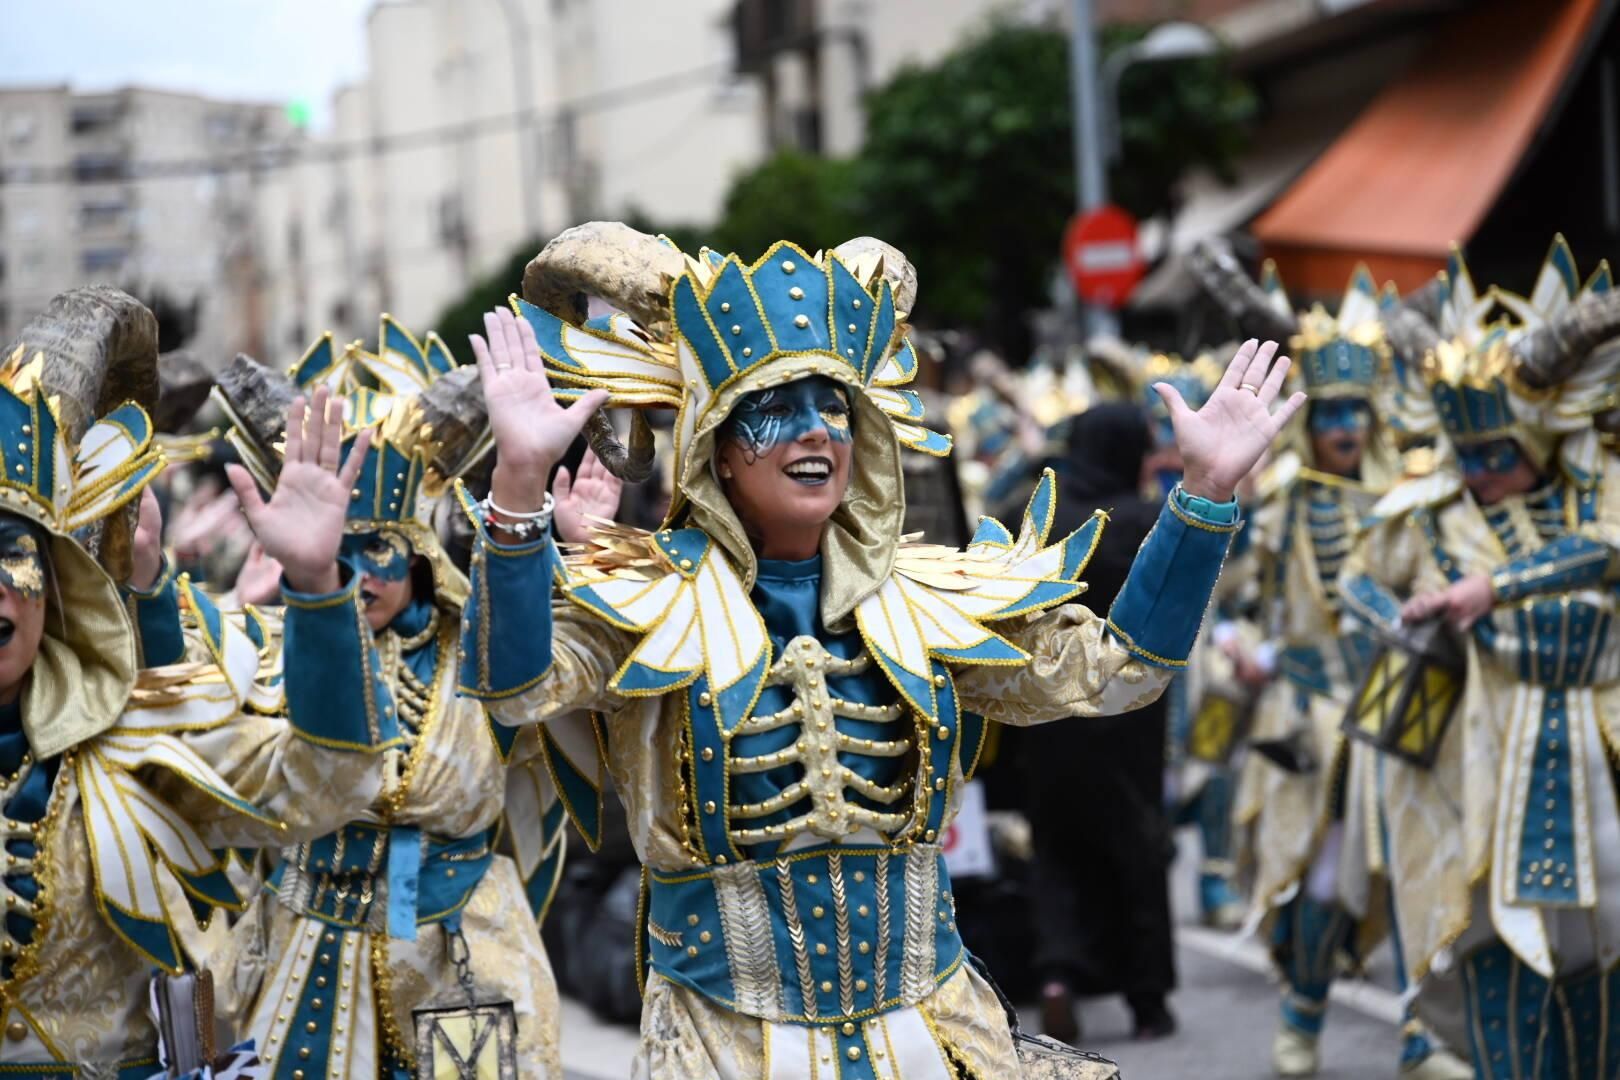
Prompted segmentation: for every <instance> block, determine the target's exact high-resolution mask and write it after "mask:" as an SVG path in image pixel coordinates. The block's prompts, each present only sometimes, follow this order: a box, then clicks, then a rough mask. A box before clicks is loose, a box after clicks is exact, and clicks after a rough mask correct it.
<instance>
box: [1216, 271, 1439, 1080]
mask: <svg viewBox="0 0 1620 1080" xmlns="http://www.w3.org/2000/svg"><path fill="white" fill-rule="evenodd" d="M1196 266H1197V267H1198V272H1199V274H1200V277H1201V279H1202V280H1203V282H1204V284H1205V287H1206V288H1208V289H1209V290H1210V292H1211V294H1212V296H1213V297H1214V298H1215V299H1216V300H1217V301H1219V302H1220V303H1221V304H1222V305H1223V306H1224V307H1226V308H1227V310H1228V311H1229V312H1231V313H1232V314H1233V315H1234V316H1236V317H1237V318H1238V319H1239V322H1240V325H1242V326H1243V327H1244V328H1245V329H1246V330H1247V329H1249V328H1251V327H1253V328H1258V329H1263V332H1264V333H1267V334H1276V335H1278V336H1282V335H1284V334H1287V333H1289V332H1292V348H1293V349H1294V351H1295V353H1296V354H1297V355H1298V357H1299V371H1300V373H1301V374H1302V375H1303V380H1304V384H1305V387H1306V391H1307V392H1308V393H1309V394H1310V396H1311V404H1310V407H1309V408H1308V409H1307V410H1306V412H1305V414H1304V415H1303V416H1302V417H1301V423H1300V424H1299V425H1298V426H1297V427H1296V428H1295V429H1294V430H1293V432H1292V433H1291V438H1290V439H1289V445H1288V446H1287V448H1286V449H1285V450H1283V451H1282V452H1281V453H1279V454H1278V455H1277V458H1276V459H1275V460H1274V461H1273V462H1272V463H1271V464H1270V465H1269V466H1268V468H1267V470H1266V474H1265V475H1264V476H1263V477H1262V478H1261V481H1260V487H1261V494H1262V498H1263V499H1264V502H1263V504H1262V505H1261V506H1260V507H1259V508H1258V509H1257V510H1256V511H1255V513H1254V515H1253V517H1252V519H1251V520H1250V522H1249V524H1248V530H1249V531H1252V533H1253V536H1252V538H1251V540H1250V551H1249V554H1248V556H1247V557H1246V558H1247V559H1248V561H1249V566H1248V567H1246V568H1244V569H1243V570H1242V571H1241V576H1242V577H1245V578H1250V577H1254V578H1258V580H1259V582H1260V605H1259V611H1258V621H1259V623H1260V630H1261V634H1262V637H1263V639H1264V641H1263V643H1262V644H1261V646H1260V647H1259V648H1257V649H1255V650H1254V651H1252V652H1245V651H1244V650H1243V647H1242V645H1241V642H1239V640H1238V639H1236V638H1232V639H1229V640H1228V641H1227V642H1225V643H1224V644H1223V646H1222V647H1223V648H1227V649H1229V650H1231V651H1233V653H1234V655H1233V660H1234V663H1235V664H1236V665H1237V667H1238V669H1239V671H1240V673H1243V674H1244V677H1245V678H1246V679H1247V680H1248V681H1251V682H1255V683H1259V684H1264V686H1265V688H1264V690H1263V691H1262V693H1261V695H1260V698H1259V701H1258V703H1257V707H1256V714H1255V720H1254V727H1253V731H1252V733H1251V738H1250V748H1251V752H1250V753H1249V755H1248V756H1247V758H1246V759H1245V762H1244V765H1243V769H1242V775H1241V777H1240V779H1239V784H1238V792H1237V798H1236V803H1235V807H1234V821H1235V823H1236V825H1237V826H1238V827H1239V828H1240V829H1243V830H1245V832H1246V836H1245V837H1244V842H1245V843H1247V844H1248V845H1249V850H1248V852H1246V857H1247V858H1249V859H1252V861H1253V865H1254V882H1253V896H1252V900H1251V903H1252V911H1253V914H1252V916H1251V917H1252V918H1255V919H1257V920H1259V921H1260V922H1261V924H1262V925H1263V926H1264V927H1265V928H1266V929H1267V930H1268V931H1269V937H1270V944H1271V951H1272V958H1273V960H1274V961H1275V962H1276V964H1277V966H1278V969H1279V971H1280V972H1281V974H1282V976H1283V980H1284V983H1285V988H1284V991H1283V995H1282V1003H1281V1014H1282V1015H1281V1018H1280V1024H1279V1027H1278V1031H1277V1036H1276V1038H1275V1040H1274V1042H1273V1046H1272V1064H1273V1066H1274V1067H1275V1069H1276V1071H1277V1073H1278V1074H1279V1075H1281V1076H1285V1077H1294V1076H1310V1075H1313V1074H1314V1073H1315V1072H1316V1070H1317V1068H1318V1066H1319V1064H1320V1053H1319V1038H1320V1035H1321V1031H1322V1024H1323V1020H1324V1014H1325V1013H1326V1010H1327V1003H1328V992H1329V990H1330V988H1331V986H1332V983H1333V980H1334V978H1335V977H1336V976H1337V974H1338V971H1339V968H1340V966H1341V964H1342V963H1344V962H1345V960H1346V959H1347V958H1348V959H1350V960H1352V961H1353V960H1355V959H1357V958H1360V957H1364V956H1366V955H1367V953H1368V951H1369V950H1370V948H1371V946H1372V945H1373V944H1375V943H1376V942H1377V941H1378V940H1379V939H1380V938H1381V937H1382V935H1383V934H1384V932H1385V931H1386V929H1387V923H1388V918H1387V904H1386V902H1385V900H1384V897H1383V893H1382V883H1381V881H1380V878H1381V874H1382V870H1383V865H1384V859H1383V851H1382V845H1381V844H1380V843H1379V837H1378V836H1377V830H1372V829H1367V828H1365V827H1364V825H1365V821H1366V817H1365V815H1364V814H1363V813H1362V812H1361V810H1360V808H1361V807H1363V806H1376V805H1377V799H1376V795H1375V794H1372V793H1370V792H1369V791H1368V790H1366V785H1371V784H1375V783H1376V778H1375V775H1374V771H1373V770H1372V769H1371V768H1369V766H1370V765H1371V763H1372V762H1373V761H1374V760H1375V754H1374V752H1373V751H1372V749H1371V747H1368V746H1365V745H1363V744H1360V743H1354V742H1351V741H1350V740H1347V739H1346V738H1345V737H1344V735H1343V734H1342V733H1341V732H1340V727H1339V725H1340V722H1341V721H1342V720H1343V718H1344V714H1345V711H1346V709H1347V708H1348V707H1349V705H1350V702H1351V699H1352V697H1353V695H1354V693H1355V691H1356V689H1357V688H1358V686H1359V685H1360V682H1361V680H1362V677H1363V676H1364V675H1365V673H1366V668H1367V665H1368V663H1369V662H1370V661H1371V659H1372V654H1373V651H1374V643H1373V641H1372V639H1371V638H1370V637H1369V636H1368V635H1367V634H1366V633H1365V632H1364V631H1361V630H1360V629H1359V628H1358V629H1355V630H1350V631H1343V630H1341V621H1342V611H1341V604H1340V597H1339V590H1338V576H1339V571H1340V569H1341V567H1342V566H1343V565H1344V560H1345V557H1346V556H1347V555H1348V554H1349V552H1350V545H1351V542H1352V540H1353V538H1354V535H1355V532H1356V530H1357V529H1358V528H1359V526H1360V522H1361V518H1362V517H1363V516H1364V515H1365V514H1366V512H1367V511H1368V510H1369V509H1370V508H1371V507H1372V504H1373V502H1374V500H1375V499H1376V497H1377V495H1378V494H1379V493H1381V492H1383V491H1385V490H1387V489H1388V488H1389V486H1391V485H1392V484H1393V483H1394V482H1395V481H1396V480H1398V479H1399V478H1400V475H1401V463H1400V455H1399V453H1398V451H1397V450H1396V447H1395V444H1394V441H1393V440H1392V439H1391V438H1390V436H1389V433H1388V429H1387V427H1386V425H1385V424H1384V423H1382V422H1381V420H1380V410H1379V408H1378V401H1379V396H1380V392H1381V391H1380V388H1381V386H1383V385H1385V383H1386V382H1387V379H1386V377H1385V376H1384V374H1383V371H1384V368H1386V367H1387V365H1388V358H1389V346H1388V344H1387V343H1386V342H1385V340H1384V334H1383V328H1382V325H1381V324H1380V322H1379V318H1378V316H1379V305H1378V290H1377V287H1376V286H1375V285H1374V283H1373V281H1372V277H1371V275H1370V274H1369V273H1368V272H1367V270H1366V268H1365V267H1364V266H1358V267H1357V268H1356V271H1355V273H1354V274H1353V275H1352V277H1351V281H1350V285H1349V287H1348V289H1347V290H1346V291H1345V294H1344V298H1343V300H1342V301H1341V302H1340V305H1339V310H1338V313H1337V315H1336V316H1331V315H1329V314H1328V313H1327V311H1326V310H1325V309H1323V308H1322V307H1321V306H1320V305H1317V306H1315V307H1313V308H1312V309H1311V310H1310V311H1308V312H1305V313H1303V314H1301V315H1299V316H1297V317H1296V316H1295V314H1294V310H1293V307H1292V305H1291V304H1290V303H1289V301H1288V297H1287V295H1286V294H1285V293H1284V292H1283V289H1282V285H1281V282H1280V281H1278V279H1277V275H1276V272H1275V269H1274V268H1273V267H1272V266H1271V265H1270V264H1269V263H1268V264H1267V266H1266V272H1265V276H1264V283H1263V285H1261V286H1256V285H1255V284H1254V283H1253V282H1252V281H1250V280H1249V278H1248V277H1247V275H1246V274H1244V272H1243V270H1242V269H1241V268H1240V267H1239V266H1238V265H1237V264H1236V262H1235V261H1234V260H1232V258H1231V256H1230V255H1229V254H1226V253H1224V252H1221V251H1217V250H1214V249H1205V250H1204V251H1202V252H1201V253H1200V257H1199V258H1198V260H1196ZM1403 988H1404V987H1403ZM1400 1059H1401V1071H1402V1074H1403V1075H1404V1076H1419V1077H1424V1078H1430V1077H1434V1078H1446V1077H1466V1076H1468V1075H1469V1072H1468V1069H1467V1066H1465V1065H1464V1064H1463V1063H1462V1062H1460V1061H1458V1060H1457V1059H1456V1058H1455V1057H1453V1056H1452V1055H1451V1054H1449V1052H1446V1051H1444V1050H1440V1049H1437V1048H1436V1046H1435V1044H1434V1043H1433V1041H1432V1040H1431V1038H1430V1037H1429V1036H1428V1034H1427V1033H1426V1032H1425V1031H1423V1030H1422V1029H1421V1027H1420V1026H1419V1025H1418V1024H1417V1023H1416V1021H1415V1020H1414V1019H1411V1018H1410V1017H1409V1020H1408V1023H1407V1025H1406V1027H1405V1028H1404V1029H1403V1034H1402V1046H1401V1055H1400Z"/></svg>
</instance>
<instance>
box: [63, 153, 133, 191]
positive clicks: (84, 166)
mask: <svg viewBox="0 0 1620 1080" xmlns="http://www.w3.org/2000/svg"><path fill="white" fill-rule="evenodd" d="M128 175H129V166H128V162H127V161H125V159H124V157H123V155H121V154H80V155H79V156H78V157H76V158H74V159H73V179H75V180H77V181H78V182H79V183H81V184H92V183H96V182H97V181H106V180H123V179H126V178H127V177H128Z"/></svg>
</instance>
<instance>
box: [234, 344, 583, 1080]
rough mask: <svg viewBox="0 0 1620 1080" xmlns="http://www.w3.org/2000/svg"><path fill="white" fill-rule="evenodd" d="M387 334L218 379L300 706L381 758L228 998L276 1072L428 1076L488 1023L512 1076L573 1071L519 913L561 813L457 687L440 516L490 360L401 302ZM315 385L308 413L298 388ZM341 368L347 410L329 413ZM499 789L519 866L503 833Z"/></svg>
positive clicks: (549, 857)
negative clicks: (405, 311) (280, 441)
mask: <svg viewBox="0 0 1620 1080" xmlns="http://www.w3.org/2000/svg"><path fill="white" fill-rule="evenodd" d="M379 340H380V343H381V345H380V351H379V352H378V353H376V354H371V353H365V352H362V351H361V350H359V349H358V348H357V347H354V346H350V347H349V348H347V349H344V350H341V351H338V350H335V349H334V348H333V346H332V341H331V337H330V335H327V336H325V337H323V338H322V339H321V340H320V341H319V342H317V343H316V345H315V346H314V347H313V348H312V349H311V350H310V352H309V353H308V354H307V355H306V356H305V357H304V359H303V360H302V361H301V362H300V363H299V364H298V365H297V366H296V367H295V368H294V371H293V378H294V381H295V382H296V384H297V385H296V387H295V386H293V385H289V384H288V383H287V381H286V380H285V379H282V378H280V377H279V376H277V375H275V374H274V373H272V372H270V371H268V370H266V369H265V368H263V367H261V366H259V365H258V364H255V363H254V362H253V361H251V360H248V359H246V358H238V360H237V361H236V363H235V365H234V366H233V367H232V368H231V369H229V370H228V371H227V372H225V373H224V375H222V377H221V380H220V390H219V396H220V398H221V399H222V401H223V403H224V404H225V405H226V407H227V408H228V409H229V411H230V413H231V415H232V419H233V424H234V427H233V430H232V433H231V437H232V441H233V442H234V443H235V444H236V446H237V448H238V450H239V452H240V453H241V455H242V458H243V461H244V462H245V464H246V469H243V468H242V467H240V466H238V467H234V468H233V471H232V477H231V481H232V485H233V486H234V487H235V489H236V492H237V495H238V497H239V498H240V499H241V500H242V505H243V508H244V510H245V512H246V513H247V516H248V521H249V523H250V524H251V525H252V527H253V530H254V533H255V534H256V535H257V537H258V539H259V541H260V543H261V544H262V545H263V546H264V550H265V552H266V553H267V554H268V555H269V556H270V557H272V558H274V559H275V560H276V561H278V562H279V563H280V564H281V565H282V566H283V567H284V570H285V586H284V588H285V594H286V605H287V608H286V626H287V630H286V635H287V662H286V695H287V708H288V710H289V711H290V712H291V713H292V714H293V715H294V716H297V715H299V714H300V713H301V712H305V711H309V712H316V713H319V712H323V711H332V710H340V711H342V712H343V713H344V714H345V715H349V716H352V717H353V718H354V722H355V726H354V727H353V728H352V729H351V730H349V731H348V732H347V733H346V735H345V736H344V738H345V739H347V740H349V741H352V742H355V743H360V744H363V745H365V746H367V748H369V749H373V750H376V751H380V752H381V753H382V754H383V755H384V757H385V759H386V760H385V764H384V766H383V772H384V780H383V785H382V789H381V791H380V792H376V793H375V795H374V797H373V798H371V799H369V800H368V801H367V802H366V803H365V804H364V805H363V806H362V807H360V808H357V810H356V812H355V813H354V814H353V815H352V816H351V817H350V818H349V819H348V823H347V824H344V825H342V826H341V827H340V828H335V829H333V830H331V831H329V832H328V833H327V834H326V835H323V836H320V837H319V838H317V839H314V840H311V841H309V842H307V843H303V844H299V845H297V846H293V847H287V848H284V849H283V850H282V852H281V862H280V865H279V866H278V868H277V869H276V870H275V872H274V873H273V874H272V876H271V877H270V879H269V881H268V882H267V884H266V888H265V891H264V892H263V893H262V894H261V895H260V896H259V898H258V899H257V900H256V901H255V903H254V905H253V906H252V908H250V909H249V911H248V913H247V915H246V916H245V917H244V918H243V919H242V920H241V921H240V922H239V923H238V924H237V925H236V926H235V927H234V928H233V932H232V939H231V943H230V946H229V948H228V949H227V950H226V951H225V953H224V955H222V956H221V957H220V959H219V964H220V966H221V967H222V968H225V969H230V970H233V971H234V972H235V975H234V977H233V980H232V984H231V987H230V988H229V990H230V992H229V993H226V994H224V995H222V997H223V1000H224V1003H225V1006H226V1008H227V1011H228V1012H229V1014H230V1015H231V1016H232V1017H233V1018H234V1020H235V1022H236V1023H237V1025H238V1027H239V1028H241V1029H243V1030H246V1031H248V1032H251V1033H252V1034H253V1035H254V1036H255V1037H256V1039H257V1040H258V1043H259V1047H260V1051H261V1053H262V1054H263V1055H264V1057H265V1059H266V1060H267V1061H269V1062H270V1063H271V1064H272V1065H273V1069H274V1075H275V1076H277V1077H287V1078H291V1080H301V1078H303V1077H305V1076H309V1077H353V1078H360V1077H365V1078H367V1080H370V1078H373V1077H378V1076H410V1075H417V1072H416V1069H417V1068H418V1067H422V1063H421V1062H420V1061H419V1060H418V1059H419V1057H423V1056H426V1057H432V1058H433V1060H434V1061H438V1060H439V1058H440V1056H441V1055H442V1054H444V1053H447V1052H448V1051H447V1050H445V1048H444V1047H445V1045H446V1043H445V1040H449V1043H450V1044H454V1045H456V1046H457V1047H458V1050H457V1052H459V1053H461V1054H463V1055H465V1054H467V1053H469V1049H468V1048H469V1045H470V1043H469V1042H468V1041H466V1040H463V1041H460V1042H457V1039H458V1035H457V1031H458V1030H459V1031H460V1032H462V1033H464V1034H465V1033H467V1032H478V1031H483V1030H484V1029H485V1028H486V1027H487V1028H489V1029H490V1037H489V1038H487V1039H486V1040H485V1041H484V1042H483V1044H482V1045H483V1046H484V1052H485V1053H487V1054H491V1055H495V1056H496V1057H499V1058H501V1059H502V1060H504V1062H505V1063H506V1065H507V1066H508V1067H512V1068H516V1069H517V1070H518V1071H517V1073H516V1075H520V1076H524V1077H560V1076H561V1066H560V1063H559V1058H558V1048H557V1007H558V1005H557V991H556V984H555V980H554V979H553V976H552V973H551V968H550V965H549V963H548V961H547V959H546V954H545V950H544V948H543V947H542V945H541V943H540V935H539V932H538V927H537V923H536V918H525V917H523V913H524V912H528V911H530V910H531V909H532V910H533V913H534V914H535V916H536V917H538V916H539V915H540V913H541V912H543V910H544V907H545V905H546V904H547V903H548V902H549V901H550V898H551V894H552V890H553V888H554V886H555V883H556V880H557V875H558V874H559V873H560V871H561V865H562V834H561V826H562V822H563V810H562V808H561V807H560V806H557V805H556V800H555V796H554V794H553V789H552V787H551V782H550V778H549V776H547V774H546V766H545V764H544V759H543V757H542V751H541V750H540V747H539V744H538V742H537V740H536V739H535V737H534V734H533V733H532V732H531V733H519V732H514V731H511V730H509V729H504V728H502V729H493V730H492V728H491V725H490V723H489V721H488V719H487V718H486V716H485V714H484V710H483V708H482V707H481V706H479V705H478V704H477V703H476V702H473V701H468V700H465V699H462V698H459V697H457V696H456V693H455V678H456V668H457V664H458V660H459V658H458V653H457V648H458V646H457V635H458V629H459V626H460V623H461V605H462V604H463V602H464V601H465V598H466V596H467V580H466V578H465V577H464V576H463V575H462V574H461V573H460V572H459V571H457V570H456V569H455V568H454V567H453V566H452V565H451V563H450V561H449V559H448V558H447V557H446V555H445V553H444V551H443V549H442V548H441V547H440V545H439V541H438V539H437V536H436V535H435V533H434V531H433V529H432V527H431V525H430V524H429V517H428V514H429V511H430V509H431V505H432V501H431V495H432V494H433V493H434V492H435V491H439V490H442V486H443V483H444V478H446V477H448V476H454V475H458V474H459V473H460V472H461V471H462V470H463V469H465V468H467V467H469V466H470V465H471V464H472V463H473V462H474V461H475V460H476V458H477V456H478V454H479V453H481V451H482V450H483V449H484V448H485V447H486V446H487V442H486V441H485V440H484V439H483V438H482V433H483V430H482V427H481V425H474V426H469V425H467V424H465V423H463V422H462V418H463V416H464V410H463V409H462V408H461V406H460V402H461V401H462V399H464V398H465V397H466V396H467V395H468V394H471V395H473V396H474V397H475V398H476V396H477V389H476V387H475V386H473V385H472V376H473V375H474V374H475V372H474V371H473V370H472V369H470V368H468V369H464V370H461V371H456V370H455V362H454V360H453V358H452V357H451V355H450V353H449V351H448V350H447V349H445V347H444V345H443V343H442V342H441V341H440V340H439V339H438V338H437V337H436V336H433V335H429V337H428V338H427V341H426V342H425V343H419V342H417V341H416V340H415V339H414V338H412V337H411V335H409V334H408V333H406V332H405V331H404V330H403V329H402V328H401V327H399V326H398V325H397V324H395V323H394V322H393V321H392V320H390V319H388V318H386V317H385V318H384V320H383V323H382V329H381V332H380V334H379ZM311 388H313V412H312V413H311V418H310V419H309V420H308V421H307V423H306V420H305V416H306V407H305V404H304V398H303V397H302V396H299V397H297V398H296V399H294V393H295V392H296V391H297V390H300V389H302V390H306V391H307V390H309V389H311ZM334 388H335V389H337V390H339V391H341V392H342V393H343V395H344V399H345V400H344V402H343V405H344V412H345V414H346V416H347V420H345V421H343V422H341V423H338V422H333V423H323V422H322V421H321V419H320V417H321V416H322V415H323V410H324V407H325V404H326V402H327V400H328V396H329V394H330V393H331V391H332V390H333V389H334ZM289 400H290V401H291V405H290V407H288V406H287V404H286V403H287V402H288V401H289ZM336 404H337V403H336V402H335V401H334V405H336ZM284 409H285V417H286V421H285V427H286V443H285V449H284V451H282V452H281V454H280V460H279V462H278V461H277V452H276V450H275V449H274V446H275V443H276V440H277V438H278V436H279V435H280V433H281V429H282V422H281V419H280V417H281V415H282V413H283V410H284ZM480 413H481V408H480ZM301 432H302V434H300V433H301ZM340 459H341V460H342V461H343V470H342V473H341V474H336V473H335V472H334V469H335V467H336V465H337V462H338V461H339V460H340ZM277 464H279V466H280V469H279V475H277V473H276V471H275V465H277ZM250 472H251V478H250V476H249V473H250ZM255 482H257V484H258V485H259V486H262V487H263V488H265V489H266V490H270V491H272V492H273V495H272V497H271V498H270V500H269V501H268V502H266V501H265V499H264V498H263V497H262V496H261V495H260V494H259V491H258V488H257V487H256V486H255ZM300 650H303V651H300ZM562 730H564V729H563V728H562V727H559V731H562ZM583 730H584V731H585V734H586V736H587V737H589V729H588V726H587V727H586V728H584V729H583ZM593 752H594V744H593ZM506 805H511V806H512V807H513V808H514V810H515V811H516V812H515V813H514V815H513V826H514V828H513V831H512V833H511V839H512V843H513V847H514V851H515V853H516V856H517V859H516V864H514V860H513V859H512V858H509V857H507V856H505V855H497V854H496V853H495V850H494V848H495V841H496V833H497V826H498V824H499V822H500V819H501V815H502V811H503V808H504V807H505V806H506ZM472 1041H476V1039H474V1040H472ZM492 1060H493V1059H492ZM428 1071H429V1072H431V1068H429V1069H428Z"/></svg>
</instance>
